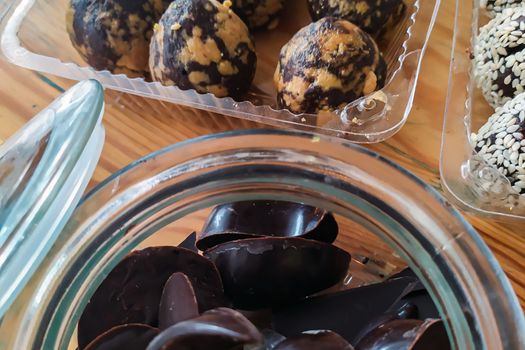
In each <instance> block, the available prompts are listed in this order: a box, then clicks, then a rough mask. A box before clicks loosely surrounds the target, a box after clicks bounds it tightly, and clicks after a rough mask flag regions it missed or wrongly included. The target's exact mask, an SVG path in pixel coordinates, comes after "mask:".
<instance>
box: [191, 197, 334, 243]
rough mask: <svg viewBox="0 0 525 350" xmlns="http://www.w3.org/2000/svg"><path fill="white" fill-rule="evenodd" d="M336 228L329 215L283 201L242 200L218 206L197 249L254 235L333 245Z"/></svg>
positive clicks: (205, 226) (200, 236) (331, 216)
mask: <svg viewBox="0 0 525 350" xmlns="http://www.w3.org/2000/svg"><path fill="white" fill-rule="evenodd" d="M337 233H338V226H337V222H336V221H335V218H334V216H333V215H332V214H330V213H328V212H327V211H325V210H322V209H318V208H315V207H311V206H308V205H304V204H299V203H292V202H284V201H262V200H259V201H257V200H256V201H241V202H234V203H227V204H223V205H219V206H217V207H215V208H214V209H213V211H212V212H211V213H210V215H209V216H208V220H207V222H206V224H205V225H204V228H203V229H202V231H201V232H200V233H199V236H198V239H197V247H198V248H199V249H200V250H206V249H209V248H211V247H213V246H215V245H217V244H219V243H224V242H227V241H232V240H236V239H242V238H254V237H257V236H277V237H296V236H298V237H303V238H310V239H315V240H318V241H322V242H327V243H332V242H333V241H335V239H336V237H337Z"/></svg>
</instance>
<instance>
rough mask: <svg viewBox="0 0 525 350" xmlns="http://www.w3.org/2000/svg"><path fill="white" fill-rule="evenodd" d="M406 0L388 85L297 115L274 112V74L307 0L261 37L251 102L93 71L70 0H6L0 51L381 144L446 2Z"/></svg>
mask: <svg viewBox="0 0 525 350" xmlns="http://www.w3.org/2000/svg"><path fill="white" fill-rule="evenodd" d="M406 2H407V5H408V6H407V11H406V15H405V17H404V18H403V19H402V21H401V22H400V23H399V25H398V26H397V27H396V30H395V32H392V33H391V34H390V38H389V39H388V42H383V43H381V42H380V43H379V44H380V47H381V49H382V51H383V53H384V56H385V59H386V61H387V64H388V78H387V84H386V86H385V87H384V88H383V89H381V90H379V91H376V92H374V93H372V94H371V95H368V96H365V97H363V98H360V99H358V100H356V101H353V102H352V103H350V104H348V105H347V106H345V107H344V108H342V109H341V110H338V111H336V112H333V113H330V112H326V113H320V114H301V115H297V114H293V113H291V112H289V111H287V110H277V109H276V103H275V95H276V92H275V88H274V87H273V83H272V77H273V73H274V70H275V66H276V62H277V58H278V55H279V51H280V49H281V47H282V45H284V43H286V42H287V41H288V40H289V38H290V37H291V36H292V35H293V34H294V33H295V32H296V31H297V30H298V29H299V28H301V27H303V26H304V25H306V24H308V23H309V22H310V21H311V19H310V16H309V15H308V12H307V8H306V1H301V0H290V1H289V2H287V7H286V9H285V11H284V13H283V14H282V20H281V24H280V25H279V26H278V27H277V28H276V29H274V30H273V31H269V32H264V33H257V34H256V35H255V42H256V47H257V54H258V66H257V73H256V76H255V80H254V83H253V84H252V88H251V90H250V92H249V94H248V95H247V97H246V100H245V101H234V100H233V99H231V98H216V97H215V96H213V95H211V94H199V93H197V92H196V91H194V90H186V91H182V90H180V89H178V88H176V87H165V86H162V85H161V84H159V83H156V82H146V81H144V80H143V79H142V78H134V79H130V78H128V77H126V76H125V75H122V74H111V73H110V72H109V71H96V70H94V69H93V68H91V67H89V66H88V65H87V63H86V62H84V61H83V59H82V58H81V57H80V56H79V54H78V53H77V52H76V50H75V49H74V48H73V46H72V44H71V43H70V40H69V37H68V35H67V32H66V28H65V13H66V7H67V3H68V1H67V0H4V1H3V2H2V3H1V4H0V13H3V18H1V22H0V25H1V27H0V30H1V52H2V54H3V56H4V57H5V58H6V59H7V60H8V61H10V62H12V63H14V64H16V65H19V66H22V67H25V68H29V69H33V70H37V71H40V72H44V73H48V74H53V75H57V76H61V77H65V78H69V79H73V80H83V79H87V78H93V79H97V80H99V81H100V82H101V83H102V84H103V85H104V86H105V87H106V88H110V89H115V90H120V91H124V92H128V93H132V94H136V95H141V96H146V97H150V98H155V99H159V100H164V101H168V102H172V103H175V104H178V105H182V106H189V107H194V108H199V109H203V110H206V111H209V112H216V113H221V114H225V115H228V116H233V117H237V118H243V119H247V120H251V121H256V122H260V123H264V124H268V125H273V126H277V127H285V128H295V129H300V130H311V131H316V132H320V133H325V134H330V135H334V136H338V137H343V138H346V139H349V140H351V141H353V142H364V143H371V142H380V141H383V140H385V139H386V138H388V137H390V136H392V135H393V134H395V133H396V132H397V131H398V130H399V129H400V128H401V127H402V126H403V125H404V123H405V121H406V119H407V117H408V114H409V112H410V109H411V107H412V101H413V98H414V94H415V88H416V83H417V78H418V74H419V70H420V66H421V61H422V58H423V53H424V51H425V48H426V45H427V42H428V38H429V36H430V33H431V30H432V27H433V25H434V22H435V19H436V16H437V12H438V8H439V2H440V0H425V1H421V0H408V1H406Z"/></svg>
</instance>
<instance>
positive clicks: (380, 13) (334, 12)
mask: <svg viewBox="0 0 525 350" xmlns="http://www.w3.org/2000/svg"><path fill="white" fill-rule="evenodd" d="M308 9H309V11H310V15H311V16H312V18H313V20H314V21H317V20H318V19H320V18H323V17H336V18H341V19H344V20H347V21H350V22H352V23H353V24H355V25H356V26H358V27H359V28H361V29H362V30H364V31H365V32H367V33H368V34H370V35H372V36H374V37H378V36H381V35H382V34H384V33H386V32H387V31H388V30H390V29H392V28H393V27H394V26H395V25H396V24H397V23H398V22H399V20H400V19H401V18H402V17H403V15H404V13H405V11H406V5H405V3H404V2H403V0H308Z"/></svg>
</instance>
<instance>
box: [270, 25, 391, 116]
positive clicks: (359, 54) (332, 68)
mask: <svg viewBox="0 0 525 350" xmlns="http://www.w3.org/2000/svg"><path fill="white" fill-rule="evenodd" d="M385 79H386V63H385V60H384V59H383V56H382V54H381V52H380V51H379V48H378V47H377V44H376V43H375V41H374V39H373V38H372V37H371V36H370V35H369V34H367V33H366V32H364V31H363V30H361V29H360V28H359V27H357V26H356V25H354V24H352V23H350V22H348V21H345V20H338V19H336V18H333V17H326V18H323V19H320V20H319V21H317V22H314V23H311V24H309V25H307V26H306V27H304V28H302V29H301V30H299V31H298V32H297V33H296V34H295V35H294V36H293V37H292V38H291V39H290V41H288V43H287V44H286V45H284V46H283V48H282V49H281V53H280V56H279V61H278V64H277V69H276V71H275V74H274V82H275V86H276V88H277V104H278V106H279V107H280V108H287V109H289V110H290V111H292V112H294V113H317V112H319V111H324V110H335V109H340V108H343V107H344V106H345V105H346V104H348V103H350V102H352V101H354V100H356V99H357V98H359V97H362V96H364V95H368V94H371V93H372V92H374V91H376V90H378V89H380V88H382V87H383V85H384V84H385Z"/></svg>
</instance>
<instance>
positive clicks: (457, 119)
mask: <svg viewBox="0 0 525 350" xmlns="http://www.w3.org/2000/svg"><path fill="white" fill-rule="evenodd" d="M489 20H490V18H489V17H488V15H487V13H486V12H485V11H484V10H483V9H480V6H479V0H473V1H464V0H457V3H456V15H455V28H454V34H453V44H452V59H451V65H450V74H449V86H448V94H447V102H446V108H445V124H444V128H443V139H442V147H441V163H440V170H441V181H442V184H443V188H444V190H445V192H446V194H447V195H448V197H449V199H451V200H452V201H453V202H454V203H456V204H458V205H459V206H460V207H462V208H463V209H466V210H468V211H472V212H474V213H476V214H478V215H481V216H488V217H492V218H495V219H499V220H503V221H516V220H525V196H523V195H521V196H520V195H518V194H517V193H516V192H515V191H513V189H512V187H511V185H510V182H509V180H507V178H506V177H504V176H503V175H500V173H499V172H498V171H497V170H496V169H495V168H493V167H491V166H490V165H489V164H488V163H487V162H485V160H483V159H482V158H481V157H480V156H478V155H477V154H476V152H475V151H474V148H473V147H472V146H471V144H470V135H471V133H472V132H477V130H478V129H479V128H480V127H481V126H482V125H483V124H484V123H485V122H486V121H487V119H488V118H489V116H490V115H492V113H494V109H493V108H491V107H490V105H489V104H488V103H487V102H486V101H485V99H484V98H483V96H482V95H481V92H480V89H479V88H477V86H476V83H475V81H474V75H473V69H474V65H473V60H471V58H470V53H471V52H473V47H474V45H475V41H476V37H477V35H478V32H479V28H480V27H481V26H483V25H484V24H486V23H487V22H488V21H489Z"/></svg>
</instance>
